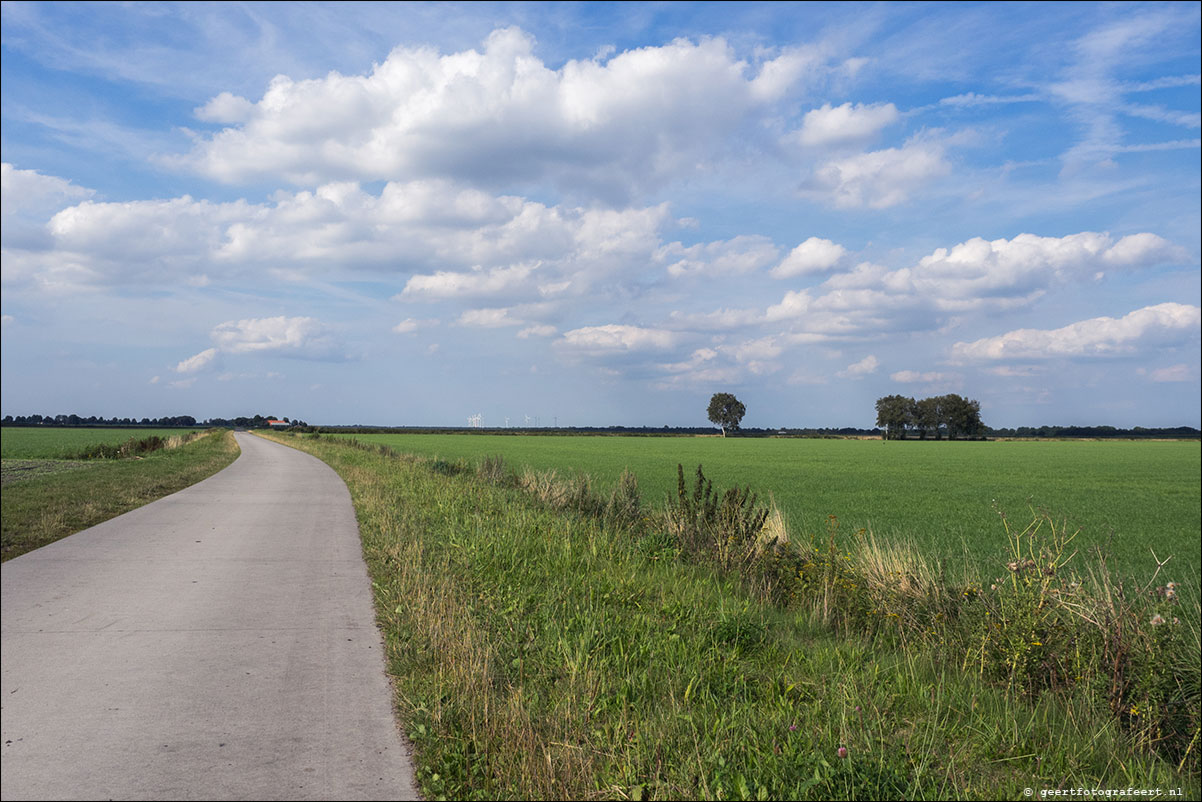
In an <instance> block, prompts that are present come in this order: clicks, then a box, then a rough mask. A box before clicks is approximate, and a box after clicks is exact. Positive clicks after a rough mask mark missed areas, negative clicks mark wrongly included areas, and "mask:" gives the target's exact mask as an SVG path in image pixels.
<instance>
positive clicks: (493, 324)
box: [456, 309, 526, 329]
mask: <svg viewBox="0 0 1202 802" xmlns="http://www.w3.org/2000/svg"><path fill="white" fill-rule="evenodd" d="M509 312H510V310H509V309H469V310H467V311H466V312H464V313H463V314H461V315H460V316H459V320H458V321H456V322H457V323H458V324H459V325H460V326H470V327H474V328H484V329H496V328H501V327H502V326H521V325H522V324H524V323H525V322H526V321H524V320H521V319H519V318H515V317H510V315H509Z"/></svg>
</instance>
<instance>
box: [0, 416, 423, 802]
mask: <svg viewBox="0 0 1202 802" xmlns="http://www.w3.org/2000/svg"><path fill="white" fill-rule="evenodd" d="M236 437H237V438H238V444H239V446H241V448H242V454H241V456H240V457H239V458H238V459H237V460H236V461H235V462H234V463H233V464H231V465H230V466H229V467H228V468H226V469H225V470H223V471H220V472H219V473H217V474H215V475H214V476H212V477H210V478H208V479H206V480H205V481H203V482H200V483H198V484H196V485H193V486H192V487H190V488H188V489H186V490H183V491H181V492H179V493H176V494H174V495H171V496H168V497H166V498H163V499H160V500H159V501H156V502H154V503H152V504H148V505H147V506H145V507H142V508H140V509H137V510H134V511H133V512H130V513H127V514H125V515H122V516H120V517H118V518H114V519H112V520H111V521H107V522H105V523H102V524H100V525H99V526H94V527H92V528H91V529H88V530H86V531H84V532H80V533H78V534H76V535H72V536H71V537H69V538H65V539H63V540H60V541H58V542H56V543H52V544H50V545H48V546H44V547H43V548H40V549H37V550H36V551H32V552H30V553H28V554H25V555H22V556H20V557H17V558H15V559H12V560H9V561H8V562H6V563H4V564H3V566H2V567H0V578H2V585H3V591H2V598H0V619H2V627H0V630H2V632H0V639H2V643H0V647H2V648H0V669H2V670H0V673H2V674H3V678H2V681H0V706H2V709H0V714H2V719H3V721H2V725H0V730H2V737H0V740H2V741H3V743H2V744H0V750H2V751H0V794H2V796H3V798H4V799H13V800H16V799H72V798H73V799H255V800H268V799H416V798H417V796H416V793H415V791H414V787H413V782H412V770H411V768H410V764H409V759H408V754H407V752H406V749H405V747H404V745H403V742H402V739H401V736H400V734H399V732H398V730H397V728H396V725H395V723H394V720H393V715H392V708H391V700H392V693H391V690H390V687H389V684H388V681H387V678H386V676H385V670H384V655H383V644H382V642H381V639H380V635H379V632H378V630H377V629H376V626H375V617H374V610H373V608H372V598H371V586H370V581H369V579H368V576H367V570H366V567H365V565H364V562H363V558H362V556H361V552H360V544H359V535H358V527H357V525H356V523H355V514H354V510H353V509H352V507H351V499H350V494H349V493H348V492H347V489H346V485H345V484H343V482H342V480H341V479H339V478H338V476H337V474H335V473H334V472H333V471H332V470H331V469H330V468H329V467H328V466H327V465H325V464H324V463H323V462H321V461H320V460H318V459H316V458H314V457H312V456H309V455H308V454H304V453H302V452H300V451H296V450H294V449H291V448H287V447H286V446H281V445H278V444H276V443H271V442H268V441H266V440H263V439H261V438H258V437H254V436H253V435H247V434H241V433H239V434H237V435H236Z"/></svg>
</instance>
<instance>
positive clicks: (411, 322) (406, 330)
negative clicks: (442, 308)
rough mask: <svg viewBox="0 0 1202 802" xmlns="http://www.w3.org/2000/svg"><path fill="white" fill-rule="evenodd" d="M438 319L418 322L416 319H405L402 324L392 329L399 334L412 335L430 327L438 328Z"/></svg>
mask: <svg viewBox="0 0 1202 802" xmlns="http://www.w3.org/2000/svg"><path fill="white" fill-rule="evenodd" d="M437 325H438V320H437V319H427V320H418V319H416V318H411V317H408V318H405V319H404V320H402V321H401V322H400V323H398V324H396V325H395V326H393V327H392V330H393V331H394V332H396V333H397V334H412V333H413V332H415V331H417V330H418V329H424V328H427V327H429V326H437Z"/></svg>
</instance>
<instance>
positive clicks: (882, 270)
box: [671, 231, 1183, 339]
mask: <svg viewBox="0 0 1202 802" xmlns="http://www.w3.org/2000/svg"><path fill="white" fill-rule="evenodd" d="M805 244H806V243H803V245H805ZM835 247H838V246H835ZM815 251H816V252H819V253H821V252H823V251H826V252H827V253H829V254H830V256H831V257H833V256H834V255H835V252H834V248H828V247H827V246H825V245H823V246H822V248H820V249H819V248H816V249H815ZM795 252H796V251H795ZM1182 256H1183V253H1182V251H1181V249H1180V248H1179V247H1177V246H1175V245H1173V244H1172V243H1170V242H1168V241H1166V240H1164V239H1163V238H1161V237H1158V236H1156V235H1155V234H1150V233H1147V232H1144V233H1139V234H1132V235H1128V236H1125V237H1122V238H1120V239H1118V240H1117V241H1116V240H1115V238H1114V237H1112V236H1111V235H1110V234H1107V233H1098V232H1089V231H1086V232H1081V233H1079V234H1070V235H1067V236H1064V237H1040V236H1036V235H1034V234H1019V235H1017V236H1015V237H1014V238H1012V239H1009V240H1007V239H998V240H993V241H987V240H984V239H981V238H974V239H971V240H967V241H965V242H962V243H959V244H957V245H955V246H952V247H951V248H939V249H936V250H935V251H934V252H933V253H931V254H929V255H927V256H925V257H923V258H921V259H920V260H918V262H917V263H915V264H913V265H912V266H909V267H903V268H898V269H892V270H891V269H889V268H887V267H885V266H882V265H877V264H873V263H871V262H862V263H860V264H858V265H856V266H855V267H854V268H852V269H850V270H844V271H842V272H837V273H835V274H834V275H831V276H830V277H829V278H827V279H826V280H825V281H823V282H821V283H820V284H818V285H816V286H813V287H808V288H805V289H799V290H790V291H788V292H786V293H785V295H784V297H783V298H781V300H780V301H779V302H778V303H776V304H771V305H769V306H768V307H767V308H766V309H764V310H763V311H762V312H759V311H757V310H753V309H724V310H719V311H717V312H714V313H711V314H709V315H698V314H683V313H677V314H675V315H674V316H673V317H672V318H671V320H672V322H673V323H674V324H675V325H678V326H680V327H682V328H690V327H692V328H697V329H701V328H702V327H705V326H708V327H710V328H711V329H736V328H740V327H746V326H752V325H756V324H757V323H762V322H767V323H777V324H782V325H785V326H787V327H788V328H789V330H790V331H791V332H792V333H794V334H797V335H800V334H810V335H814V336H819V337H825V338H841V339H865V338H871V337H874V336H883V335H886V334H890V333H898V332H905V331H923V330H927V331H929V330H934V329H938V328H940V327H942V326H944V325H947V324H948V323H949V322H952V321H954V320H955V318H956V316H958V315H960V316H962V315H964V314H966V313H969V312H981V313H991V312H1002V311H1007V310H1013V309H1017V308H1021V307H1024V306H1028V305H1030V304H1031V303H1032V302H1034V301H1035V300H1037V299H1038V298H1040V297H1042V296H1043V295H1045V294H1046V293H1047V292H1049V291H1050V290H1052V289H1054V288H1058V287H1063V286H1066V285H1072V284H1073V283H1074V282H1082V281H1093V280H1095V279H1096V278H1097V277H1098V274H1099V273H1100V272H1102V271H1101V270H1100V269H1101V268H1105V269H1122V270H1138V269H1142V268H1147V267H1150V266H1152V265H1156V264H1158V263H1162V262H1164V261H1166V260H1173V259H1177V258H1180V257H1182ZM788 263H789V259H786V260H785V262H783V263H782V266H783V265H784V264H788ZM819 264H821V262H819Z"/></svg>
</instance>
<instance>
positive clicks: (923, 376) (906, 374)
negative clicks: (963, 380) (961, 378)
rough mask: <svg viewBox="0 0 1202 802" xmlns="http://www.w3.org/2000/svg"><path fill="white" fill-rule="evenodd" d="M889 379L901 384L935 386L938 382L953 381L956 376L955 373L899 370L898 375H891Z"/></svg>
mask: <svg viewBox="0 0 1202 802" xmlns="http://www.w3.org/2000/svg"><path fill="white" fill-rule="evenodd" d="M889 378H890V379H892V380H893V381H895V382H900V383H901V384H919V383H922V384H934V383H936V382H946V381H953V380H954V379H956V375H955V374H953V373H939V372H937V371H926V372H919V371H917V370H899V371H897V372H896V373H890V374H889Z"/></svg>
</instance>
